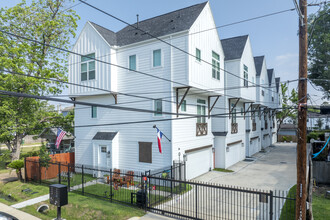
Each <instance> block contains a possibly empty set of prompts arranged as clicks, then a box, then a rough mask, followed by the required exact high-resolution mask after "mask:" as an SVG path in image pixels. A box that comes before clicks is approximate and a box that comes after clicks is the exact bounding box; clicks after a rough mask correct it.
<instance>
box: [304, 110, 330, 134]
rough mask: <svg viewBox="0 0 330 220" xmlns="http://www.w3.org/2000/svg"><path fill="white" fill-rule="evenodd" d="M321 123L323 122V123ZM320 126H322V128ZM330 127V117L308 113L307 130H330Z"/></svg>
mask: <svg viewBox="0 0 330 220" xmlns="http://www.w3.org/2000/svg"><path fill="white" fill-rule="evenodd" d="M319 121H321V123H320V122H319ZM319 123H320V124H319ZM319 125H321V128H320V127H319ZM329 126H330V115H324V114H320V113H316V112H308V113H307V130H318V129H321V130H322V129H329Z"/></svg>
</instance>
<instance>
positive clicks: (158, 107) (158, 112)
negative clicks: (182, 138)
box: [154, 99, 163, 116]
mask: <svg viewBox="0 0 330 220" xmlns="http://www.w3.org/2000/svg"><path fill="white" fill-rule="evenodd" d="M154 111H155V113H154V116H162V115H163V102H162V100H161V99H157V100H154Z"/></svg>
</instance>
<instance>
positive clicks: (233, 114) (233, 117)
mask: <svg viewBox="0 0 330 220" xmlns="http://www.w3.org/2000/svg"><path fill="white" fill-rule="evenodd" d="M231 116H232V117H231V123H232V124H235V123H236V122H237V121H236V108H235V109H233V111H232V113H231Z"/></svg>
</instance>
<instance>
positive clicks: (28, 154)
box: [20, 151, 39, 158]
mask: <svg viewBox="0 0 330 220" xmlns="http://www.w3.org/2000/svg"><path fill="white" fill-rule="evenodd" d="M34 156H39V151H30V152H26V153H21V157H20V158H25V157H34Z"/></svg>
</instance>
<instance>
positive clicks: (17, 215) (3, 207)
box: [0, 202, 40, 220]
mask: <svg viewBox="0 0 330 220" xmlns="http://www.w3.org/2000/svg"><path fill="white" fill-rule="evenodd" d="M0 210H1V212H4V213H6V214H9V215H11V216H14V217H15V218H17V219H26V220H40V218H37V217H34V216H33V215H30V214H28V213H25V212H22V211H20V210H17V209H15V208H13V207H10V206H8V205H5V204H3V203H1V202H0Z"/></svg>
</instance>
